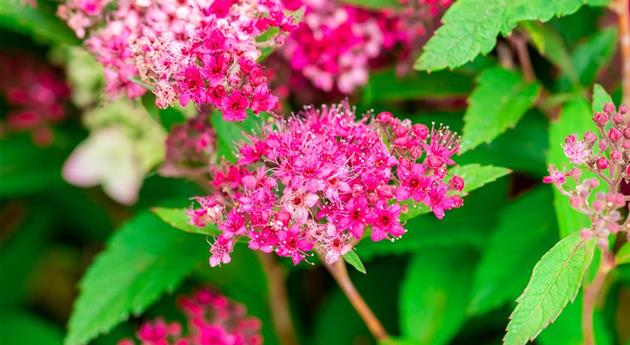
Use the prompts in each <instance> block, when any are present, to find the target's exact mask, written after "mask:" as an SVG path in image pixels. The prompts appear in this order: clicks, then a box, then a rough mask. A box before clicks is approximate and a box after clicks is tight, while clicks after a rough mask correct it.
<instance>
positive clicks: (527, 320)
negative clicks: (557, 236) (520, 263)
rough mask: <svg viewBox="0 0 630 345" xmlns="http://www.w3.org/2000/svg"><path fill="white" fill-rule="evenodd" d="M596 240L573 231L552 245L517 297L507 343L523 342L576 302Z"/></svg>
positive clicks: (505, 342) (519, 343)
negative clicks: (569, 304)
mask: <svg viewBox="0 0 630 345" xmlns="http://www.w3.org/2000/svg"><path fill="white" fill-rule="evenodd" d="M594 251H595V242H594V241H593V240H589V241H585V240H583V239H582V237H581V236H580V233H579V232H574V233H572V234H570V235H568V236H567V237H565V238H564V239H562V240H561V241H560V242H558V243H557V244H556V245H555V246H553V248H551V249H550V250H549V251H548V252H547V253H546V254H545V255H544V256H543V257H542V258H541V259H540V261H539V262H538V263H537V264H536V266H535V267H534V270H533V272H532V277H531V279H530V281H529V283H528V284H527V287H526V288H525V290H524V291H523V294H522V295H521V296H520V297H519V298H518V299H517V300H516V302H517V303H518V304H517V306H516V308H515V309H514V311H513V312H512V314H511V315H510V323H509V324H508V326H507V334H506V335H505V338H503V344H504V345H524V344H526V343H527V342H529V341H530V340H533V339H535V338H536V337H537V336H538V334H539V333H540V332H541V331H542V330H543V329H545V328H546V327H547V326H548V325H549V324H550V323H552V322H553V321H554V320H555V319H556V318H557V317H558V316H559V315H560V313H561V312H562V309H564V307H565V306H566V305H567V303H568V302H569V301H573V300H574V299H575V296H576V295H577V293H578V290H579V288H580V286H581V285H582V277H583V276H584V272H586V270H587V269H588V267H589V265H590V263H591V260H592V259H593V252H594Z"/></svg>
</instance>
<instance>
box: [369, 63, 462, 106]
mask: <svg viewBox="0 0 630 345" xmlns="http://www.w3.org/2000/svg"><path fill="white" fill-rule="evenodd" d="M470 90H472V78H471V77H470V76H467V75H465V74H462V73H448V72H436V73H425V72H416V73H410V74H409V75H405V76H399V75H397V74H396V71H395V69H393V68H390V69H386V70H383V71H378V72H374V73H372V74H370V80H369V81H368V83H367V85H366V86H365V89H364V92H363V102H365V103H367V104H371V103H373V102H382V101H405V100H414V99H421V98H448V97H455V96H466V95H467V94H468V93H469V92H470Z"/></svg>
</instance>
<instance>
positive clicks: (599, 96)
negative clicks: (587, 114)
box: [592, 84, 613, 114]
mask: <svg viewBox="0 0 630 345" xmlns="http://www.w3.org/2000/svg"><path fill="white" fill-rule="evenodd" d="M606 103H613V100H612V98H611V97H610V95H609V94H608V93H607V92H606V90H605V89H604V88H603V87H602V86H601V85H599V84H595V85H594V86H593V107H592V110H593V114H595V113H597V112H600V111H604V105H606Z"/></svg>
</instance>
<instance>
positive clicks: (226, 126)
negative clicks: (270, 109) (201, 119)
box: [211, 111, 265, 161]
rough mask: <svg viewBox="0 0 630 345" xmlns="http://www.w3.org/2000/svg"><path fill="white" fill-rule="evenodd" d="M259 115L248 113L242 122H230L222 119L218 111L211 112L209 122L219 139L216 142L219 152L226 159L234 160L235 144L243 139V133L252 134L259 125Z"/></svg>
mask: <svg viewBox="0 0 630 345" xmlns="http://www.w3.org/2000/svg"><path fill="white" fill-rule="evenodd" d="M260 116H261V117H262V116H265V115H263V114H261V115H260ZM261 117H255V116H254V115H252V114H251V113H249V114H248V116H247V118H246V119H245V121H243V122H230V121H226V120H224V119H223V115H221V113H220V112H218V111H214V112H212V118H211V122H212V126H213V127H214V129H215V131H216V133H217V137H218V139H219V140H218V143H217V145H218V148H217V151H218V152H219V154H220V155H221V156H222V157H224V158H225V159H227V160H228V161H235V160H236V156H235V145H237V144H238V143H240V142H242V141H243V140H244V139H245V136H244V135H245V134H252V133H253V132H254V131H255V130H256V129H257V128H258V126H260V124H261V123H262V119H261Z"/></svg>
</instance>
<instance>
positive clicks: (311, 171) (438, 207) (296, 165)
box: [188, 102, 464, 266]
mask: <svg viewBox="0 0 630 345" xmlns="http://www.w3.org/2000/svg"><path fill="white" fill-rule="evenodd" d="M458 148H459V138H458V137H457V136H456V135H455V134H454V133H453V132H451V131H450V130H448V128H432V129H431V130H429V129H428V128H427V127H426V126H425V125H422V124H411V122H410V121H409V120H403V121H401V120H399V119H397V118H395V117H394V116H393V115H392V114H391V113H386V112H385V113H380V114H379V115H378V116H377V117H376V118H374V117H373V116H372V115H371V114H370V113H368V114H365V115H364V116H363V117H362V118H361V119H360V120H358V121H357V120H356V119H355V110H354V109H353V108H351V107H350V106H349V104H348V103H347V102H344V103H341V104H339V105H335V106H331V107H326V106H324V107H322V109H321V110H319V109H316V108H313V107H307V108H305V110H304V111H302V112H301V113H298V114H297V115H295V116H292V117H290V118H288V119H286V120H281V121H278V122H276V123H274V124H267V125H265V126H264V127H263V128H262V129H261V131H260V134H259V135H256V136H251V137H250V138H249V141H248V142H247V143H243V144H242V145H241V146H240V150H239V154H238V161H237V162H236V163H225V162H224V163H223V164H222V165H220V166H218V167H215V168H214V169H212V171H211V176H212V180H211V183H210V185H211V186H212V188H213V192H212V193H211V194H210V195H207V196H202V197H197V198H195V200H196V201H197V204H198V206H197V207H192V208H190V209H189V210H188V217H189V220H190V223H191V224H193V225H195V226H199V227H204V226H207V225H208V224H216V225H217V227H218V229H219V231H220V234H219V235H218V237H217V238H216V239H215V242H214V243H213V245H212V247H211V249H210V252H211V253H212V256H211V257H210V265H211V266H216V265H219V264H221V263H228V262H229V261H230V252H232V250H233V246H234V244H235V243H236V241H237V240H239V238H246V239H247V240H248V243H249V248H251V249H253V250H260V251H262V252H265V253H271V252H275V253H276V254H277V255H279V256H282V257H290V258H291V259H292V261H293V263H294V264H298V263H299V262H301V261H302V260H303V259H305V257H307V256H309V255H311V254H309V252H310V251H311V250H315V251H316V252H317V253H318V254H319V255H320V256H321V257H322V258H324V259H325V261H326V262H327V263H329V264H330V263H334V262H336V261H337V260H339V258H340V257H341V256H342V255H344V254H346V253H348V251H349V250H351V249H352V246H353V245H354V244H356V242H357V241H359V240H361V239H362V238H363V235H364V234H365V233H366V232H368V233H370V237H371V239H372V240H373V241H381V240H384V239H391V240H393V239H397V238H399V237H401V236H402V235H403V234H404V233H405V232H406V230H405V229H404V228H403V225H402V224H401V220H400V216H401V213H403V212H404V211H405V208H406V207H407V205H408V204H410V203H411V202H412V201H413V202H416V203H420V204H424V205H426V206H428V207H429V208H430V209H431V210H432V211H433V213H434V214H435V215H436V217H438V218H440V219H441V218H442V217H443V216H444V212H445V211H447V210H449V209H453V208H458V207H460V206H461V205H462V203H463V201H462V198H461V197H460V195H459V192H460V191H461V190H462V189H463V187H464V181H463V180H462V178H461V177H459V176H450V177H449V176H447V169H448V166H450V165H453V164H454V162H453V161H452V160H451V157H452V156H453V155H454V154H455V153H456V152H457V150H458Z"/></svg>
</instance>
